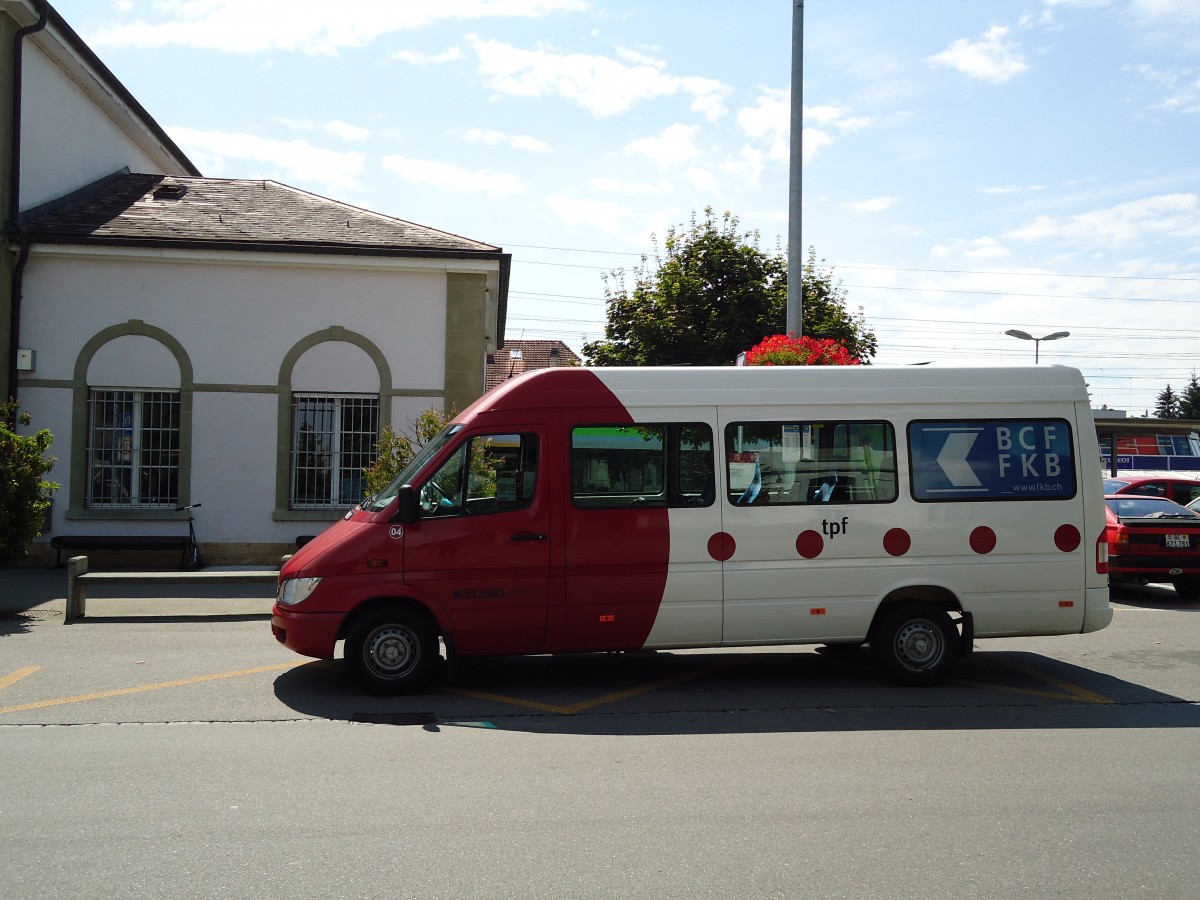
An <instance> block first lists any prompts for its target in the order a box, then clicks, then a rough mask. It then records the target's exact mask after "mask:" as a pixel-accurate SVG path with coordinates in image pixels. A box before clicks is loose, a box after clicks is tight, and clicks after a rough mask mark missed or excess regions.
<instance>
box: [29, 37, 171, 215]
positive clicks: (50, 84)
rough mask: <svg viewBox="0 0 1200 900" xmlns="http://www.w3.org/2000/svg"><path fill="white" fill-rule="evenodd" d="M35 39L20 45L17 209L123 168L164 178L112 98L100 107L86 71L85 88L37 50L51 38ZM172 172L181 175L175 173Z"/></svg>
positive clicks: (158, 160) (141, 136) (95, 84)
mask: <svg viewBox="0 0 1200 900" xmlns="http://www.w3.org/2000/svg"><path fill="white" fill-rule="evenodd" d="M38 35H40V37H39V36H38ZM38 35H35V36H34V39H32V40H26V41H25V44H24V67H23V72H24V90H23V92H22V100H21V104H22V105H21V208H22V209H23V210H26V209H30V208H31V207H34V206H39V205H40V204H42V203H46V202H48V201H50V200H54V199H56V198H58V197H61V196H63V195H64V194H68V193H70V192H71V191H74V190H78V189H79V188H81V187H83V186H84V185H87V184H91V183H92V182H94V181H97V180H98V179H100V178H103V177H104V176H105V175H109V174H112V173H113V172H116V171H117V170H119V169H121V168H123V167H128V168H129V170H130V171H131V172H146V173H150V174H156V173H162V174H165V173H167V171H168V167H166V166H164V165H163V162H164V160H163V159H162V158H161V156H156V155H152V154H151V153H149V152H147V150H146V148H145V146H144V142H145V134H144V133H139V132H138V130H137V129H136V127H135V123H134V122H133V121H132V120H130V119H128V118H125V119H121V120H118V119H114V118H113V116H112V115H110V113H109V109H110V108H111V107H112V106H113V104H112V102H111V101H112V97H111V94H106V95H103V96H102V97H101V99H108V100H109V101H110V102H109V103H107V104H103V105H102V104H98V103H97V102H96V97H95V96H94V95H95V93H97V92H100V91H101V87H100V85H99V83H98V82H96V81H95V79H93V78H88V76H87V74H86V73H85V70H78V72H77V74H78V77H79V78H83V79H86V81H87V82H88V83H86V84H85V83H84V82H81V81H79V80H77V78H76V77H73V76H72V75H69V74H68V73H67V71H66V70H65V69H64V68H63V67H62V66H60V65H59V64H58V63H57V62H56V61H55V60H54V59H52V58H51V57H50V55H48V54H47V53H46V52H45V51H44V50H43V49H42V48H41V47H40V46H39V42H40V41H46V40H51V39H52V35H47V34H45V33H43V32H39V33H38ZM118 108H119V107H118ZM123 126H124V127H123ZM127 129H134V133H132V134H131V133H130V131H129V130H127ZM170 171H172V172H176V173H181V172H182V170H181V169H178V168H176V167H171V169H170Z"/></svg>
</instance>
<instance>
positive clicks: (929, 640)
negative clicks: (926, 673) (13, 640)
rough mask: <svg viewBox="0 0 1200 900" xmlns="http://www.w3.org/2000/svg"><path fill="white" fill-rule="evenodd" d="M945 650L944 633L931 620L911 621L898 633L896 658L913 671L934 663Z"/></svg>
mask: <svg viewBox="0 0 1200 900" xmlns="http://www.w3.org/2000/svg"><path fill="white" fill-rule="evenodd" d="M944 650H945V645H944V643H943V641H942V633H941V632H940V631H939V630H938V629H937V628H935V627H934V625H933V624H932V623H931V622H925V621H917V622H909V623H908V624H907V625H905V626H904V627H903V628H901V629H900V631H899V633H898V634H897V635H896V658H897V659H899V660H900V662H901V663H903V664H904V666H905V667H907V668H909V669H912V670H913V671H919V670H922V669H928V668H929V667H930V666H932V665H934V664H935V663H936V662H937V661H938V660H939V659H941V658H942V653H943V652H944Z"/></svg>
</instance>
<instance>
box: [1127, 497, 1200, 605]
mask: <svg viewBox="0 0 1200 900" xmlns="http://www.w3.org/2000/svg"><path fill="white" fill-rule="evenodd" d="M1104 502H1105V505H1106V506H1107V512H1108V523H1107V525H1106V528H1105V535H1106V537H1107V539H1108V577H1109V580H1110V581H1126V582H1135V583H1137V584H1148V583H1149V582H1152V581H1155V582H1157V581H1169V582H1170V583H1171V584H1172V585H1174V587H1175V590H1176V591H1177V592H1178V593H1179V594H1180V595H1181V596H1184V597H1196V596H1200V512H1197V511H1195V510H1191V509H1187V508H1186V507H1183V506H1180V505H1179V504H1178V503H1175V502H1174V501H1173V500H1168V499H1167V498H1166V497H1146V496H1141V495H1139V494H1110V495H1109V496H1107V497H1105V498H1104Z"/></svg>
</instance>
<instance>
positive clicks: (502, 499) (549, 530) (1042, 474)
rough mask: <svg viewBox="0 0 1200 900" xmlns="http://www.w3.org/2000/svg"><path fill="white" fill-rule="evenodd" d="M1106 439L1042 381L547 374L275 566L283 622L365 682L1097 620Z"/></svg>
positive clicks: (991, 632)
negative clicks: (341, 645)
mask: <svg viewBox="0 0 1200 900" xmlns="http://www.w3.org/2000/svg"><path fill="white" fill-rule="evenodd" d="M1100 484H1101V477H1100V466H1099V451H1098V447H1097V441H1096V432H1095V426H1094V424H1093V421H1092V414H1091V409H1090V406H1089V403H1088V397H1087V391H1086V388H1085V385H1084V382H1083V378H1082V376H1081V375H1080V373H1079V372H1078V371H1077V370H1075V369H1070V368H1065V367H1057V366H1039V367H1027V368H940V367H937V366H921V367H904V368H884V367H875V366H862V367H769V366H768V367H737V368H732V367H731V368H695V369H693V368H639V369H588V368H555V369H544V370H539V371H535V372H530V373H528V374H526V375H523V376H520V377H518V378H514V379H513V380H511V381H509V382H507V383H506V384H504V385H502V386H501V387H498V388H496V389H494V390H492V391H490V392H489V393H487V394H485V395H484V396H483V397H481V398H480V399H479V400H478V401H476V402H475V403H474V404H472V405H471V406H470V407H469V408H468V409H467V410H465V411H464V412H463V413H462V414H461V415H459V416H457V417H456V418H455V419H454V421H453V422H452V423H451V424H450V425H449V426H448V427H447V428H446V430H445V431H444V432H442V434H441V435H440V436H439V437H438V438H437V439H436V440H434V441H432V442H430V443H429V444H428V445H427V446H426V447H425V448H424V449H423V450H422V452H421V453H420V454H419V455H418V456H417V458H415V459H414V460H413V461H412V463H411V464H410V465H409V466H408V467H407V468H406V469H405V470H404V472H402V473H401V474H400V476H399V477H398V478H396V479H395V481H394V482H393V483H392V484H391V485H390V486H389V487H388V488H387V489H386V490H384V491H382V492H381V493H379V494H377V495H375V496H373V497H370V498H368V499H366V500H365V501H363V503H362V504H360V505H359V506H357V507H355V508H354V510H352V511H351V512H350V513H348V514H347V515H346V517H345V518H344V520H342V521H340V522H338V523H336V524H335V525H333V526H331V527H330V528H329V529H328V530H326V531H325V532H323V533H322V534H320V535H318V536H317V537H316V538H315V539H313V540H312V541H311V542H309V543H308V544H306V545H305V546H304V547H303V548H301V549H300V550H299V551H298V552H297V553H296V555H295V556H293V557H292V558H291V559H290V560H289V561H288V562H287V563H286V564H285V565H284V567H283V569H282V571H281V572H280V580H279V595H278V599H277V602H276V604H275V607H274V611H273V612H274V615H273V618H272V626H271V627H272V630H273V631H274V634H275V636H276V638H277V639H278V640H279V641H281V642H282V643H283V644H285V645H286V646H288V647H290V648H292V649H293V650H295V651H296V652H298V653H301V654H304V655H307V656H313V657H317V658H321V659H329V658H332V657H333V656H334V653H335V645H336V644H337V642H338V641H341V640H344V641H345V650H344V655H345V659H346V662H347V663H348V665H349V667H350V669H351V670H352V671H353V672H354V674H355V675H356V676H357V678H358V679H359V681H360V682H361V684H362V685H363V686H364V687H365V688H366V689H368V690H371V691H374V692H379V693H399V692H407V691H413V690H417V689H419V688H421V687H422V686H424V685H425V684H426V683H427V682H428V680H429V678H430V677H431V675H432V673H433V672H434V670H435V666H436V663H437V662H438V660H439V658H440V654H441V650H442V646H443V645H444V647H445V651H446V654H447V657H448V658H449V659H454V658H456V657H465V656H477V655H488V654H538V653H566V652H591V651H635V650H646V649H669V648H690V647H746V646H763V645H783V644H811V643H819V644H827V645H849V646H860V645H862V644H864V643H869V644H870V649H871V651H872V655H873V656H874V657H875V658H876V659H877V660H878V662H879V664H880V666H881V667H882V668H883V670H884V671H885V672H886V673H887V674H888V675H890V676H891V677H892V678H894V679H895V680H897V681H899V682H901V683H905V684H914V685H919V684H931V683H934V682H936V681H938V680H940V679H942V678H944V677H945V676H946V675H947V674H948V673H949V672H950V670H951V669H952V668H953V666H954V665H955V662H956V659H957V658H958V657H959V656H961V655H966V654H967V653H968V652H969V651H970V649H971V647H972V645H973V641H974V640H975V639H976V638H998V637H1011V636H1021V635H1056V634H1078V633H1081V632H1089V631H1096V630H1098V629H1101V628H1104V627H1105V626H1106V625H1108V624H1109V622H1110V621H1111V619H1112V609H1111V607H1110V606H1109V600H1108V578H1107V548H1106V545H1105V543H1104V529H1105V513H1104V498H1103V496H1102V494H1101V489H1100Z"/></svg>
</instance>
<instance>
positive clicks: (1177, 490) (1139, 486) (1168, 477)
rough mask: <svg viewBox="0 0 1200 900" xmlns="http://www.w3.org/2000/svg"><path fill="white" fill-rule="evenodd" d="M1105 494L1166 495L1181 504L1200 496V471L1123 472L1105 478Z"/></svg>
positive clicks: (1184, 504)
mask: <svg viewBox="0 0 1200 900" xmlns="http://www.w3.org/2000/svg"><path fill="white" fill-rule="evenodd" d="M1104 493H1105V494H1142V495H1144V496H1147V497H1166V498H1167V499H1168V500H1174V501H1175V502H1176V503H1178V504H1179V505H1181V506H1187V505H1188V504H1189V503H1191V502H1192V501H1193V500H1196V499H1197V498H1200V473H1196V474H1194V475H1193V474H1191V473H1188V472H1168V473H1163V472H1121V473H1118V474H1117V477H1116V478H1105V479H1104Z"/></svg>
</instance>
